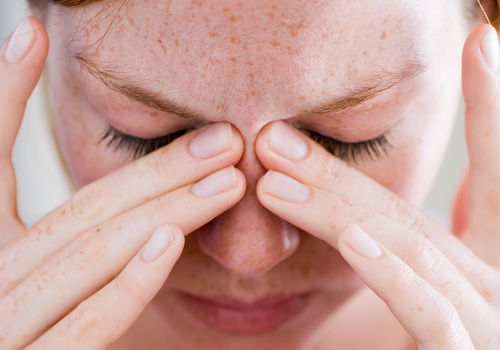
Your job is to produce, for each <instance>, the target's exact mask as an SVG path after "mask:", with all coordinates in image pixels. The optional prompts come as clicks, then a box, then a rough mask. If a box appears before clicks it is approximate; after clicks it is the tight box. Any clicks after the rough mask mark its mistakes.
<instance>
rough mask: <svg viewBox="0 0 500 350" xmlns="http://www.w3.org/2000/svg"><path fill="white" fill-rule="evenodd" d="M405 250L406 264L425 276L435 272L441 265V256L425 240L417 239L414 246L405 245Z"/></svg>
mask: <svg viewBox="0 0 500 350" xmlns="http://www.w3.org/2000/svg"><path fill="white" fill-rule="evenodd" d="M405 250H406V252H405V257H406V260H407V261H408V264H409V265H411V266H414V267H415V269H417V270H418V271H421V272H425V273H426V274H428V273H431V272H435V271H437V270H438V269H439V266H440V265H441V263H442V259H443V258H442V255H441V254H440V253H438V252H437V248H436V247H434V246H433V244H432V243H430V242H429V241H428V240H426V239H423V238H421V239H419V238H418V237H417V238H416V242H415V244H411V245H407V247H406V249H405Z"/></svg>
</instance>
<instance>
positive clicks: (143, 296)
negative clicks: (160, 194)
mask: <svg viewBox="0 0 500 350" xmlns="http://www.w3.org/2000/svg"><path fill="white" fill-rule="evenodd" d="M183 246H184V235H183V234H182V232H181V231H180V229H179V228H176V227H175V226H170V229H169V226H168V225H164V226H160V227H159V228H158V229H157V230H156V232H155V233H154V235H153V236H152V237H151V239H150V241H149V243H148V244H147V245H146V247H145V248H144V249H142V251H141V252H139V253H138V254H137V255H136V256H135V257H134V258H133V259H132V260H131V261H130V262H129V263H128V264H127V266H126V267H125V268H124V269H123V271H122V272H121V273H120V274H119V275H118V276H117V277H116V278H115V279H113V280H112V281H111V282H110V283H109V284H107V285H106V286H104V287H103V288H102V289H101V290H99V291H98V292H97V293H95V294H94V295H92V296H91V297H89V298H88V299H86V300H85V301H84V302H82V303H81V304H79V305H78V306H77V307H76V309H74V310H73V311H71V313H70V314H68V315H67V316H66V317H64V318H63V319H62V320H61V321H59V322H58V323H57V324H56V325H54V326H53V327H52V328H51V329H50V330H49V331H48V332H46V333H44V334H43V335H42V336H41V337H40V338H38V339H37V340H36V341H35V342H33V343H32V344H31V345H30V346H28V347H26V349H27V350H28V349H33V350H34V349H57V344H61V345H62V344H64V345H62V347H63V348H64V349H74V350H78V349H82V350H88V349H96V350H97V349H106V347H107V346H108V345H110V344H111V343H113V342H114V341H115V340H116V339H118V338H119V337H121V336H122V335H123V334H124V333H125V332H126V331H127V330H128V329H129V328H130V327H131V326H132V324H133V323H134V322H135V321H136V320H137V318H138V317H139V316H140V314H141V313H142V312H143V311H144V309H145V308H146V306H147V305H148V304H149V302H150V301H151V300H152V299H153V297H154V296H155V295H156V293H158V291H159V290H160V288H161V287H162V286H163V283H164V282H165V280H166V278H167V277H168V275H169V274H170V271H171V270H172V267H173V266H174V264H175V262H176V261H177V260H178V259H179V257H180V255H181V252H182V248H183ZM158 255H159V256H158ZM61 349H62V348H61Z"/></svg>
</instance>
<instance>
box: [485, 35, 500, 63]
mask: <svg viewBox="0 0 500 350" xmlns="http://www.w3.org/2000/svg"><path fill="white" fill-rule="evenodd" d="M480 46H481V52H482V53H483V57H484V59H485V61H486V63H487V64H488V66H489V67H490V69H492V70H497V69H498V68H500V44H499V43H498V34H497V31H496V29H495V28H491V29H490V31H489V32H488V34H486V37H485V38H484V39H483V41H481V45H480Z"/></svg>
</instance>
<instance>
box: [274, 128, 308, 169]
mask: <svg viewBox="0 0 500 350" xmlns="http://www.w3.org/2000/svg"><path fill="white" fill-rule="evenodd" d="M269 149H270V150H271V151H273V152H274V153H277V154H279V155H280V156H282V157H285V158H287V159H293V160H295V159H301V158H302V157H304V156H305V155H306V153H307V144H306V142H305V141H304V139H302V137H300V135H299V133H298V131H296V130H294V129H293V128H292V127H291V126H288V125H286V124H285V123H283V122H275V123H274V124H273V125H272V127H271V132H270V136H269Z"/></svg>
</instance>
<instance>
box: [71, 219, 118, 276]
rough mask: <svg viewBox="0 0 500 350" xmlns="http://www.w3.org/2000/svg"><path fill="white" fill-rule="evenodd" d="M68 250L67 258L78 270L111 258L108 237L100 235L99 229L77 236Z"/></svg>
mask: <svg viewBox="0 0 500 350" xmlns="http://www.w3.org/2000/svg"><path fill="white" fill-rule="evenodd" d="M68 248H69V251H68V255H67V258H68V260H69V261H70V262H71V263H72V266H75V267H76V268H78V269H79V270H85V269H88V268H89V266H92V265H95V264H96V262H100V261H103V260H104V259H105V260H107V261H109V260H111V259H112V258H113V256H111V255H110V249H109V235H106V234H104V233H102V232H101V229H100V228H96V229H95V230H93V231H91V232H86V233H84V234H82V235H80V236H78V237H77V238H76V239H75V240H74V241H73V242H72V243H71V246H70V247H68Z"/></svg>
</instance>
